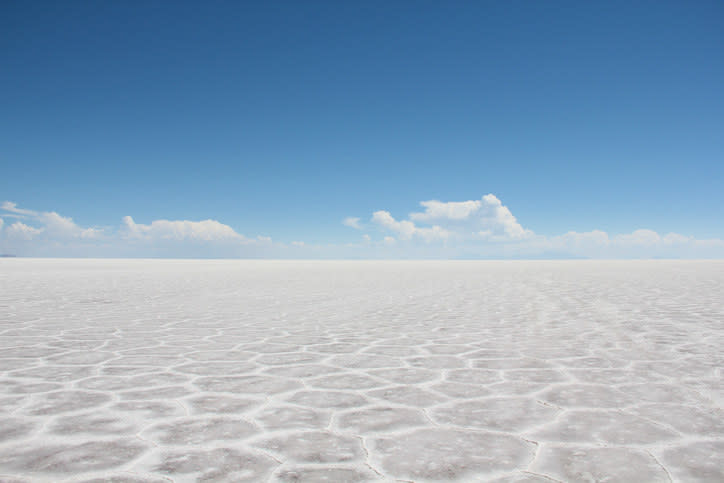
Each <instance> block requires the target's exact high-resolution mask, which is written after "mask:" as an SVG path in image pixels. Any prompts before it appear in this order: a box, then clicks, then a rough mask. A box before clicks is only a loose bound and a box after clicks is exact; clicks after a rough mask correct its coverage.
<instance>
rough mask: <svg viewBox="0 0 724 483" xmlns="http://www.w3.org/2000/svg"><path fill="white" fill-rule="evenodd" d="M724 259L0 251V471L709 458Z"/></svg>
mask: <svg viewBox="0 0 724 483" xmlns="http://www.w3.org/2000/svg"><path fill="white" fill-rule="evenodd" d="M722 293H724V262H713V261H690V262H689V261H641V262H638V261H633V262H593V261H586V262H579V261H570V262H569V261H566V262H527V261H526V262H522V261H521V262H311V261H310V262H300V261H288V262H287V261H284V262H282V261H179V260H164V261H149V260H32V259H28V260H23V259H3V260H0V481H2V482H6V481H7V482H11V481H12V482H35V481H38V482H43V481H53V482H55V481H61V482H63V481H68V482H70V481H73V482H91V481H95V482H100V481H106V482H118V483H121V482H127V483H130V482H134V483H141V482H164V481H165V482H170V481H176V482H185V481H230V482H231V481H249V482H257V481H276V482H300V481H310V482H316V481H320V482H323V481H327V482H344V481H349V482H363V481H390V482H392V481H401V482H402V481H415V482H426V481H460V482H470V481H495V482H524V481H525V482H546V481H547V482H550V481H587V482H592V481H606V482H615V481H621V482H631V481H637V482H638V481H663V482H667V481H682V482H684V481H686V482H688V481H711V482H721V481H724V423H723V422H722V421H724V414H723V413H722V401H724V385H723V384H722V380H723V379H724V378H723V375H722V367H724V356H723V355H722V352H721V347H724V297H722V296H721V294H722Z"/></svg>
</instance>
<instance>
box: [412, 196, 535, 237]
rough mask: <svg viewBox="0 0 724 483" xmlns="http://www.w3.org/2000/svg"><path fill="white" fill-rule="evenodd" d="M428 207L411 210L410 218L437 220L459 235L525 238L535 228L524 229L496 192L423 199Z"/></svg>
mask: <svg viewBox="0 0 724 483" xmlns="http://www.w3.org/2000/svg"><path fill="white" fill-rule="evenodd" d="M420 205H421V206H422V207H423V208H425V211H423V212H419V213H411V214H410V219H411V220H413V221H416V222H421V223H428V224H432V223H436V224H437V225H440V226H443V227H445V228H447V229H449V230H452V231H454V232H456V233H457V235H458V236H459V237H462V238H467V237H468V236H474V237H480V238H483V239H486V240H489V241H510V240H521V239H524V238H528V237H531V236H532V235H533V232H532V231H530V230H526V229H524V228H523V227H522V226H521V225H520V223H518V220H517V219H516V218H515V216H513V214H512V213H511V212H510V210H509V209H508V207H507V206H504V205H503V203H502V202H501V201H500V200H499V199H498V197H496V196H495V195H493V194H487V195H485V196H483V197H482V198H481V199H479V200H468V201H447V202H445V201H438V200H429V201H422V202H420Z"/></svg>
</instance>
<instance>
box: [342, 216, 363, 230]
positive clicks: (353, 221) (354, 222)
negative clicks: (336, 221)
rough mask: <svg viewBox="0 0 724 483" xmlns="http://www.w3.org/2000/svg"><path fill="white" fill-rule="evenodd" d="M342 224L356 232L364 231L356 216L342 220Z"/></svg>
mask: <svg viewBox="0 0 724 483" xmlns="http://www.w3.org/2000/svg"><path fill="white" fill-rule="evenodd" d="M342 224H343V225H345V226H348V227H350V228H354V229H356V230H361V229H362V226H361V225H360V224H359V218H356V217H354V216H348V217H347V218H345V219H344V220H342Z"/></svg>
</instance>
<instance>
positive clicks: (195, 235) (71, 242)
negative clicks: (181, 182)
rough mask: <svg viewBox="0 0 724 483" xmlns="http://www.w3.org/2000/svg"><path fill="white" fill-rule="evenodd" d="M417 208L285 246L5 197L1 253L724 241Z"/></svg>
mask: <svg viewBox="0 0 724 483" xmlns="http://www.w3.org/2000/svg"><path fill="white" fill-rule="evenodd" d="M420 205H421V206H422V207H423V211H421V212H417V213H411V214H410V215H409V217H408V218H407V219H396V218H395V217H394V216H393V215H392V214H391V213H390V212H389V211H386V210H379V211H375V212H374V213H373V214H372V217H371V224H365V223H360V219H359V218H355V217H350V218H347V219H345V220H344V221H343V223H344V224H345V225H347V226H352V227H360V228H363V229H365V231H367V230H366V229H367V228H372V227H375V228H377V229H378V230H379V231H380V232H381V233H380V236H379V237H378V236H374V234H373V236H374V238H375V239H374V240H373V239H372V237H371V236H370V235H368V234H367V233H364V234H361V239H360V241H359V242H357V243H347V244H336V245H335V244H329V243H328V244H305V243H304V242H302V241H298V240H297V241H292V242H289V244H287V245H285V244H282V243H276V242H273V241H272V239H271V238H270V237H267V236H254V237H246V236H244V235H242V234H240V233H238V232H237V231H236V230H235V229H234V228H232V227H231V226H229V225H226V224H223V223H221V222H219V221H217V220H213V219H208V220H202V221H190V220H166V219H161V220H154V221H151V222H149V223H148V224H144V223H136V222H135V221H134V219H133V218H132V217H130V216H126V217H124V218H123V220H122V223H121V224H120V225H117V228H115V229H114V228H108V227H106V228H97V227H86V226H80V225H78V224H77V223H76V222H75V221H74V220H73V219H72V218H70V217H68V216H63V215H61V214H58V213H57V212H55V211H45V212H40V211H33V210H28V209H23V208H19V207H18V206H17V204H15V203H12V202H9V201H6V202H4V203H2V205H1V206H0V209H2V210H3V211H4V213H3V214H2V216H3V217H4V218H8V217H10V218H11V219H12V218H18V217H20V218H22V220H18V221H15V222H14V223H12V224H10V221H9V220H4V219H3V218H0V247H2V251H3V252H5V253H14V254H18V255H31V256H32V255H35V256H38V255H40V256H101V257H102V256H140V257H146V256H151V257H209V256H211V257H231V258H236V257H252V258H287V257H296V258H298V257H300V256H302V257H308V258H368V257H372V258H519V257H525V258H530V257H535V258H567V257H586V258H652V257H661V258H667V257H668V258H724V240H721V239H708V240H702V239H696V238H693V237H690V236H685V235H682V234H678V233H667V234H665V235H664V234H660V233H657V232H656V231H653V230H650V229H639V230H634V231H633V232H631V233H623V234H609V233H606V232H604V231H601V230H592V231H587V232H576V231H569V232H567V233H564V234H562V235H557V236H545V235H539V234H535V233H533V232H532V231H531V230H528V229H525V228H524V227H523V226H522V225H521V224H520V223H519V222H518V220H517V219H516V217H515V216H513V214H512V213H511V211H510V210H509V209H508V208H507V207H506V206H505V205H503V203H502V202H501V201H500V200H499V199H498V198H497V197H496V196H495V195H492V194H488V195H486V196H483V197H482V198H481V199H480V200H468V201H448V202H443V201H437V200H429V201H423V202H421V203H420Z"/></svg>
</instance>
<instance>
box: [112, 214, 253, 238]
mask: <svg viewBox="0 0 724 483" xmlns="http://www.w3.org/2000/svg"><path fill="white" fill-rule="evenodd" d="M123 228H124V231H123V233H124V235H125V236H126V237H128V238H135V239H144V240H154V239H158V240H175V241H183V240H193V241H207V242H208V241H229V240H232V241H239V242H246V241H247V238H246V237H245V236H243V235H240V234H239V233H237V232H236V231H234V229H233V228H231V227H230V226H229V225H224V224H223V223H219V222H218V221H216V220H203V221H188V220H177V221H171V220H155V221H152V222H151V223H150V224H148V225H144V224H141V223H136V222H135V221H133V218H131V217H130V216H124V217H123Z"/></svg>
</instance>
